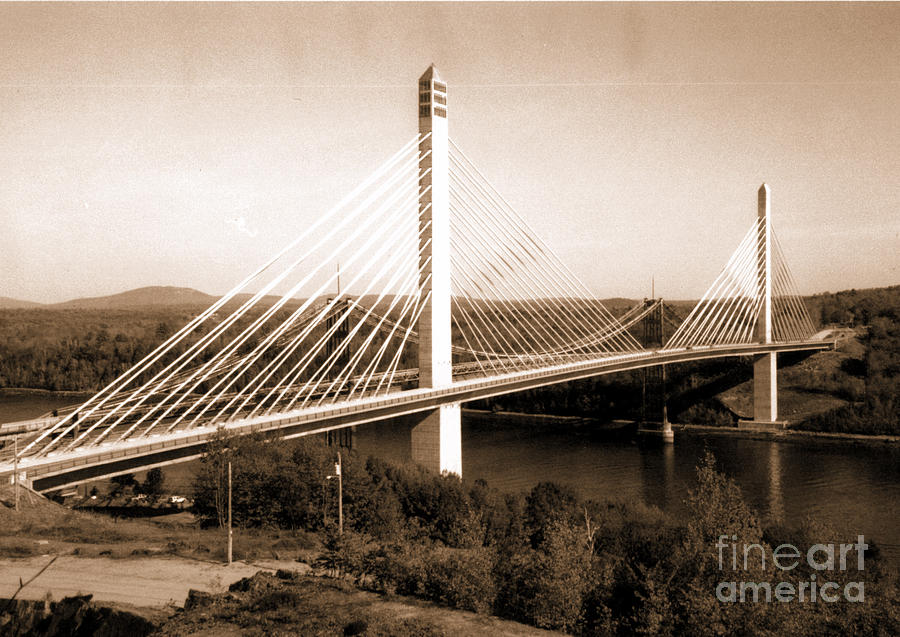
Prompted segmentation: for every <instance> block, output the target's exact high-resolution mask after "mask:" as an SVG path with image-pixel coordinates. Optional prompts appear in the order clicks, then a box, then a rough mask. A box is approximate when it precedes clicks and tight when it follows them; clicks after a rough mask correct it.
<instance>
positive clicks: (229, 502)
mask: <svg viewBox="0 0 900 637" xmlns="http://www.w3.org/2000/svg"><path fill="white" fill-rule="evenodd" d="M232 542H233V540H232V533H231V460H229V461H228V563H229V564H231V548H232Z"/></svg>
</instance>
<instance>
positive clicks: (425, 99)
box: [419, 93, 431, 104]
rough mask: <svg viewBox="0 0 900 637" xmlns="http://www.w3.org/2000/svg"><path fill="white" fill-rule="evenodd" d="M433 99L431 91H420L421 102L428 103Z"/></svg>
mask: <svg viewBox="0 0 900 637" xmlns="http://www.w3.org/2000/svg"><path fill="white" fill-rule="evenodd" d="M430 101H431V93H419V102H421V103H423V104H427V103H428V102H430Z"/></svg>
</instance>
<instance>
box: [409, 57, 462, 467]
mask: <svg viewBox="0 0 900 637" xmlns="http://www.w3.org/2000/svg"><path fill="white" fill-rule="evenodd" d="M418 93H419V133H420V134H422V135H427V134H428V133H431V135H430V137H429V138H428V139H426V140H424V141H422V142H421V143H420V144H419V153H420V158H419V230H420V234H419V247H420V255H421V256H420V257H419V293H420V295H421V297H422V298H423V299H426V300H425V302H424V307H423V309H422V312H421V314H420V315H419V321H418V324H417V325H416V331H417V332H418V334H419V349H418V358H419V387H430V388H438V387H446V386H447V385H450V384H451V383H452V382H453V361H452V354H451V336H450V325H451V323H450V154H449V138H448V136H447V85H446V84H445V83H444V82H443V81H442V80H441V78H440V77H439V76H438V73H437V69H435V68H434V65H431V66H430V67H428V70H426V71H425V73H424V74H423V75H422V77H420V78H419V91H418ZM429 151H430V152H429ZM461 438H462V436H461V433H460V406H459V403H455V404H449V405H443V406H441V407H439V408H437V409H433V410H430V411H428V412H425V414H424V417H423V419H422V421H421V422H420V423H419V424H418V425H416V426H415V427H414V428H413V430H412V459H413V461H414V462H417V463H419V464H421V465H423V466H424V467H426V468H428V469H431V470H432V471H439V472H441V473H446V472H449V473H455V474H458V475H460V476H461V475H462V445H461Z"/></svg>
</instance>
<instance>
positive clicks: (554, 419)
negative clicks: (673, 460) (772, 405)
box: [462, 409, 900, 446]
mask: <svg viewBox="0 0 900 637" xmlns="http://www.w3.org/2000/svg"><path fill="white" fill-rule="evenodd" d="M462 413H463V414H464V415H468V416H475V417H486V418H490V419H491V420H494V421H496V422H510V423H513V422H516V421H518V420H529V421H531V422H535V421H537V422H536V423H535V424H539V425H550V424H569V425H578V426H581V425H588V426H591V427H596V428H598V429H599V430H600V431H610V430H616V429H621V428H624V427H626V426H636V425H637V423H636V422H635V421H631V420H613V421H611V422H609V423H604V422H602V421H600V420H599V419H598V418H590V417H586V416H559V415H554V414H529V413H527V412H521V411H493V412H492V411H489V410H487V409H463V410H462ZM672 429H673V430H674V431H675V433H677V434H687V435H702V434H715V435H720V436H739V437H741V438H751V439H756V440H777V441H783V442H809V441H810V440H814V441H816V442H823V443H837V442H842V443H843V442H852V443H854V444H860V445H864V444H874V445H888V446H890V445H896V444H898V443H900V435H897V436H894V435H886V434H854V433H844V432H830V431H807V430H805V429H783V430H776V431H760V430H754V429H740V428H738V427H727V426H717V425H691V424H676V423H672Z"/></svg>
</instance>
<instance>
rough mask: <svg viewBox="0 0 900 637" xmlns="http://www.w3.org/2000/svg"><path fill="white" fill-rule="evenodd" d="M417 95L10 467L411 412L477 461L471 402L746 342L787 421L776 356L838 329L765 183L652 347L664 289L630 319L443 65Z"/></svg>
mask: <svg viewBox="0 0 900 637" xmlns="http://www.w3.org/2000/svg"><path fill="white" fill-rule="evenodd" d="M418 96H419V100H418V115H419V120H418V121H419V131H418V134H417V135H416V136H415V137H413V138H412V139H411V140H409V142H408V143H407V144H405V145H404V146H403V147H402V148H401V149H400V150H399V151H397V152H396V153H395V154H394V155H393V156H392V157H390V158H389V159H388V160H387V161H386V162H385V163H384V164H382V165H381V166H380V167H379V168H378V169H377V170H375V171H374V172H373V173H372V174H371V175H369V176H368V177H367V178H366V179H365V180H364V181H363V182H361V183H360V184H359V185H358V186H357V187H356V188H355V189H354V190H353V191H351V192H350V193H348V194H347V195H346V196H345V197H344V198H343V199H342V200H341V201H340V202H339V203H338V204H337V205H336V206H335V207H334V208H332V209H331V210H330V211H328V212H327V213H325V214H324V215H322V216H320V217H319V218H318V219H317V220H316V221H315V222H314V223H313V224H312V225H310V226H309V227H308V228H306V229H305V230H304V232H302V233H301V234H300V236H298V237H295V238H294V239H293V240H291V241H289V242H288V244H287V245H286V246H285V247H284V248H282V249H281V250H280V251H279V252H278V253H277V254H275V255H274V256H273V257H271V258H270V259H269V260H267V261H266V262H265V263H263V264H261V265H260V266H259V267H258V268H256V269H255V270H254V271H253V272H251V273H250V274H249V275H248V276H247V277H246V278H245V279H244V280H242V281H241V282H240V283H238V284H237V285H236V286H235V287H234V288H233V289H232V290H230V291H229V292H228V293H227V294H225V295H224V296H223V297H222V298H221V299H219V300H218V301H216V302H215V303H214V304H213V305H211V306H210V307H209V308H207V309H206V310H205V311H204V312H202V313H200V314H199V315H198V316H196V317H195V318H194V319H193V320H191V321H190V322H189V323H188V324H187V325H185V326H184V327H182V328H181V329H180V330H178V331H177V332H176V333H175V334H173V335H172V336H171V337H169V338H168V339H167V340H166V341H165V342H163V343H162V344H161V345H160V346H159V347H158V348H156V349H155V350H154V351H152V352H150V353H149V354H147V356H145V357H144V358H143V359H142V360H140V361H139V362H138V363H136V364H135V365H134V366H133V367H132V368H130V369H128V370H126V371H124V372H123V373H122V374H121V375H120V376H119V377H118V378H116V379H115V380H114V381H113V382H111V383H110V384H109V385H107V386H106V387H104V388H103V389H102V390H100V391H99V392H98V393H97V394H96V395H94V396H93V397H92V398H90V399H89V400H87V401H86V402H85V403H83V404H82V405H80V406H79V407H77V408H76V409H74V410H72V411H70V412H69V413H65V414H62V415H59V416H56V417H52V418H45V419H40V420H37V421H30V422H26V423H11V424H7V425H3V426H0V434H2V433H3V431H4V430H6V431H8V432H9V431H21V432H22V435H20V436H19V438H20V439H17V442H16V444H15V445H6V446H5V447H4V448H3V449H0V480H14V479H15V476H18V479H19V480H20V481H24V482H26V483H29V484H31V485H32V486H33V487H34V488H36V489H37V490H51V489H56V488H61V487H65V486H72V485H76V484H79V483H81V482H85V481H89V480H95V479H98V478H101V477H109V476H114V475H118V474H122V473H128V472H133V471H137V470H143V469H149V468H152V467H156V466H162V465H166V464H170V463H173V462H182V461H186V460H191V459H194V458H197V457H199V456H200V455H201V454H202V453H203V451H204V449H205V447H206V445H207V443H208V442H209V441H210V440H211V439H212V438H213V437H217V436H222V435H243V434H249V433H254V432H267V433H269V434H272V435H276V436H281V437H284V438H290V437H298V436H307V435H312V434H317V433H322V432H327V431H332V430H336V429H341V428H346V427H351V426H356V425H361V424H364V423H367V422H372V421H375V420H381V419H385V418H392V417H396V416H400V415H405V414H418V416H419V418H418V424H417V425H415V426H414V427H413V429H412V433H411V435H412V455H413V460H415V461H416V462H418V463H420V464H422V465H424V466H426V467H429V468H431V469H434V470H436V471H443V472H453V473H457V474H461V473H462V453H461V431H460V404H461V403H463V402H467V401H473V400H478V399H483V398H487V397H490V396H496V395H501V394H505V393H510V392H516V391H522V390H526V389H532V388H535V387H541V386H545V385H550V384H554V383H560V382H565V381H571V380H576V379H580V378H587V377H591V376H596V375H600V374H610V373H616V372H621V371H626V370H634V369H642V368H650V367H657V366H664V365H668V364H673V363H681V362H688V361H698V360H705V359H712V358H722V357H735V356H743V357H752V359H753V361H754V363H753V365H754V367H753V369H754V381H753V385H754V421H755V422H756V423H758V424H765V423H777V422H778V399H777V385H776V375H777V367H776V360H777V355H778V354H779V353H782V352H795V351H809V352H811V351H817V350H823V349H828V348H831V347H833V342H832V341H829V340H827V339H826V338H825V333H820V334H814V331H815V330H814V328H813V324H812V321H811V320H810V317H809V314H808V313H807V311H806V309H805V308H804V306H803V303H802V301H801V299H800V297H799V295H798V294H797V291H796V284H795V282H794V280H793V277H792V275H791V273H790V270H789V268H788V266H787V262H786V260H785V258H784V254H783V251H782V249H781V246H780V245H779V243H778V240H777V238H776V236H775V233H774V231H773V225H772V209H771V193H770V189H769V187H768V186H767V185H765V184H763V186H762V187H761V188H760V189H759V192H758V196H757V215H756V217H755V218H754V220H753V222H752V224H750V228H749V229H748V231H747V233H746V234H745V236H744V238H743V240H742V241H741V242H740V244H739V245H738V246H737V249H736V250H735V252H734V254H733V255H732V257H731V258H730V259H729V261H728V262H727V263H726V264H725V267H724V268H723V270H722V272H721V274H720V275H719V276H718V278H716V280H715V281H713V283H712V285H711V286H710V288H709V289H708V291H707V292H706V294H704V296H703V297H702V299H701V300H700V302H699V303H698V304H697V305H696V307H694V309H693V310H692V311H691V312H690V314H689V315H688V316H687V318H685V319H684V320H683V321H682V322H681V323H680V324H679V325H678V326H677V329H675V331H674V333H673V334H672V336H671V337H670V338H668V339H667V340H666V341H665V342H664V343H662V344H660V345H659V346H653V347H645V346H643V345H641V343H639V342H638V340H637V339H636V338H635V337H634V335H633V328H634V326H635V325H636V324H637V323H638V322H639V321H641V320H645V319H646V317H647V315H648V313H650V312H652V311H654V310H655V309H656V308H657V307H658V303H659V302H658V301H650V302H648V303H643V304H640V305H639V306H637V307H635V308H633V309H632V310H630V311H629V312H627V313H626V314H625V315H623V316H620V317H615V316H613V314H612V313H611V312H610V311H609V310H608V309H607V308H606V307H605V306H604V305H603V304H602V303H601V302H600V301H599V300H597V299H596V298H594V297H593V296H592V295H591V293H590V292H589V291H588V290H587V289H586V287H585V286H584V285H583V284H582V283H581V282H580V281H579V280H578V278H577V277H576V276H575V275H574V274H573V273H572V272H571V271H570V270H569V269H568V268H567V267H566V266H565V265H564V264H563V262H562V261H561V260H560V259H559V258H558V257H557V256H556V255H555V254H553V252H552V251H551V250H550V249H549V248H548V246H547V245H546V244H545V243H543V242H542V241H541V240H540V238H539V237H538V236H537V235H536V234H535V233H534V232H533V230H532V229H531V228H530V227H529V226H528V225H527V223H525V221H524V220H523V218H522V217H521V216H520V215H518V214H517V213H516V211H515V210H513V208H512V207H511V206H510V205H509V203H508V202H507V201H506V200H505V199H504V198H503V197H502V196H501V195H500V194H499V193H498V192H497V191H496V190H495V189H494V188H493V187H492V186H491V184H490V183H489V182H488V180H487V179H486V178H485V177H484V175H483V174H482V173H481V172H480V171H479V170H478V168H477V167H476V166H475V164H474V163H473V162H472V161H471V160H470V159H469V157H468V156H466V155H465V153H464V152H463V151H462V150H461V149H460V148H459V147H458V146H457V145H456V144H455V143H453V141H452V140H451V139H450V137H449V135H448V87H447V85H446V83H445V82H443V81H442V80H441V78H440V77H438V74H437V72H436V70H435V69H434V67H433V66H432V67H430V68H429V69H428V70H427V71H426V73H425V74H424V75H423V76H422V77H421V78H420V79H419V83H418ZM337 264H339V265H338V266H337V267H335V266H336V265H337ZM600 266H601V267H602V264H600ZM342 275H343V278H344V286H342V285H341V277H342ZM335 290H336V291H335ZM661 431H662V433H664V434H665V433H670V432H671V430H670V429H669V428H668V423H667V422H664V423H663V425H662V430H661Z"/></svg>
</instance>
